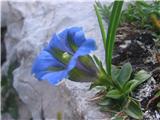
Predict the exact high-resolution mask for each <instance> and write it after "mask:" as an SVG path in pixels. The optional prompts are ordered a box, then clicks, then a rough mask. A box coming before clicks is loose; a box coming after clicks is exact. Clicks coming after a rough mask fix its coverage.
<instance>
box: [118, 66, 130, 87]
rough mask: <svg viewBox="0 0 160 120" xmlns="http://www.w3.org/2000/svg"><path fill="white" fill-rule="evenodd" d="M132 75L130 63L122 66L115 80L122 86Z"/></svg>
mask: <svg viewBox="0 0 160 120" xmlns="http://www.w3.org/2000/svg"><path fill="white" fill-rule="evenodd" d="M131 73H132V66H131V64H130V63H126V64H124V65H123V67H122V69H121V70H120V73H119V76H118V78H117V80H118V82H119V83H120V84H121V85H122V86H123V85H124V84H125V83H126V82H127V81H128V80H129V78H130V76H131Z"/></svg>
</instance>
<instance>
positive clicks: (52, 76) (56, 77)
mask: <svg viewBox="0 0 160 120" xmlns="http://www.w3.org/2000/svg"><path fill="white" fill-rule="evenodd" d="M67 75H68V71H67V70H62V71H58V72H50V73H47V74H45V75H44V76H43V77H42V79H43V80H48V81H49V82H50V83H51V84H54V85H56V84H57V83H59V82H60V81H61V80H63V78H65V77H67Z"/></svg>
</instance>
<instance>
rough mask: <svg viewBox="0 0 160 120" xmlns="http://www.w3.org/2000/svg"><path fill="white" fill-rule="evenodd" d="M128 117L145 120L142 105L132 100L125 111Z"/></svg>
mask: <svg viewBox="0 0 160 120" xmlns="http://www.w3.org/2000/svg"><path fill="white" fill-rule="evenodd" d="M124 111H125V112H126V113H127V115H129V116H130V117H132V118H135V119H138V120H139V119H143V113H142V110H141V106H140V103H139V102H138V101H137V100H133V99H132V100H131V101H130V103H129V104H128V106H127V107H126V108H125V110H124Z"/></svg>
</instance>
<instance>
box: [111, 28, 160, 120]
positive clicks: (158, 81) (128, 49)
mask: <svg viewBox="0 0 160 120" xmlns="http://www.w3.org/2000/svg"><path fill="white" fill-rule="evenodd" d="M158 51H159V50H157V48H156V47H155V42H154V37H153V36H152V34H151V32H150V31H144V30H136V28H135V26H128V25H125V26H123V27H121V28H119V30H118V35H117V37H116V43H115V50H114V55H113V61H112V63H113V64H114V65H123V64H124V63H126V62H130V63H131V64H132V67H133V70H134V72H135V71H138V70H140V69H144V70H146V71H148V72H149V73H151V74H152V77H153V78H154V80H153V81H146V82H144V83H143V84H142V85H140V86H139V87H138V88H137V90H136V91H135V96H139V95H138V94H140V92H139V91H142V93H143V92H146V91H145V89H147V86H149V88H148V90H149V91H148V92H149V93H147V95H146V96H145V97H142V96H141V97H140V98H142V100H140V102H141V106H142V108H143V109H144V111H143V112H144V113H146V112H147V114H149V116H151V117H148V115H147V116H145V117H144V120H150V119H153V120H158V119H159V118H158V119H157V118H156V115H157V114H158V112H159V113H160V111H159V110H158V108H157V107H156V104H157V103H158V102H159V101H160V97H158V98H155V94H156V92H157V91H158V90H160V89H159V88H160V59H159V58H160V57H159V56H160V53H158ZM142 89H144V91H143V90H142ZM136 98H137V99H138V97H136ZM148 111H149V112H148ZM159 115H160V114H159Z"/></svg>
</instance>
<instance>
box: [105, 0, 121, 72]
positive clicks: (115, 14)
mask: <svg viewBox="0 0 160 120" xmlns="http://www.w3.org/2000/svg"><path fill="white" fill-rule="evenodd" d="M122 5H123V1H115V2H114V5H113V9H112V13H111V18H110V22H109V27H108V34H107V41H106V45H105V48H106V49H105V53H106V55H105V58H106V67H107V71H108V74H109V75H111V64H112V50H113V47H114V41H115V36H116V29H117V27H118V24H119V20H120V17H121V10H122Z"/></svg>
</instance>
